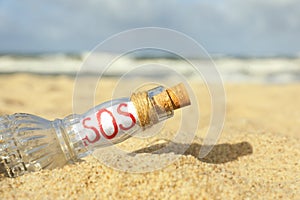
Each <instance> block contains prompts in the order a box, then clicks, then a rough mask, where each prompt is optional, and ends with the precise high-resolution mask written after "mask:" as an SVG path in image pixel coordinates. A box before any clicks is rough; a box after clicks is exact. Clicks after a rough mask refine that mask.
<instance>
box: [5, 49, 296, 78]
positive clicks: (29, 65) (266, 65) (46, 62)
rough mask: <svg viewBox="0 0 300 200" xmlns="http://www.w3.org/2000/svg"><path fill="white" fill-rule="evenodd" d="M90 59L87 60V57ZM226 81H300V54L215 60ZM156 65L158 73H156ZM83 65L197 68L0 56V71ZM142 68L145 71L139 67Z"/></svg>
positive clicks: (118, 69) (116, 71)
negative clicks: (293, 56) (298, 55)
mask: <svg viewBox="0 0 300 200" xmlns="http://www.w3.org/2000/svg"><path fill="white" fill-rule="evenodd" d="M86 58H88V59H86ZM213 60H214V63H215V65H216V67H217V69H218V70H219V72H220V74H221V76H222V78H223V80H224V81H225V82H266V83H288V82H295V81H300V57H298V58H297V57H295V58H279V57H274V58H232V57H219V58H215V59H213ZM192 62H194V63H197V64H198V65H199V66H201V67H203V69H205V67H212V66H213V64H212V63H211V62H208V61H207V60H205V59H192ZM151 66H152V67H151ZM153 66H156V68H157V67H159V72H153V69H154V68H153ZM82 67H83V69H84V70H83V72H82V73H85V74H94V75H98V74H99V73H103V72H104V75H105V76H120V75H124V74H126V73H128V72H131V71H135V73H134V74H135V75H139V76H155V77H161V76H165V75H167V74H168V73H169V71H170V70H176V72H177V73H179V74H183V75H184V76H187V77H190V78H193V77H195V76H197V75H195V69H194V68H193V67H192V66H191V65H190V64H189V63H188V62H186V61H185V60H180V59H170V58H169V59H166V58H155V59H154V58H151V59H149V58H146V59H145V58H143V59H142V58H139V59H137V58H134V57H130V56H122V57H118V56H116V55H113V54H107V53H97V54H96V53H94V54H92V55H91V56H89V54H82V55H65V54H49V55H38V56H37V55H34V56H32V55H30V56H23V55H22V56H20V55H2V56H0V73H18V72H27V73H38V74H50V75H51V74H67V75H76V74H77V73H78V72H79V71H80V69H82ZM138 68H141V69H142V70H136V69H138Z"/></svg>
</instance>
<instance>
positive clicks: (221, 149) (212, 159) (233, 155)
mask: <svg viewBox="0 0 300 200" xmlns="http://www.w3.org/2000/svg"><path fill="white" fill-rule="evenodd" d="M201 147H204V148H209V147H210V146H203V145H201V144H198V143H192V144H191V145H189V144H180V143H174V142H165V143H161V144H155V145H152V146H149V147H146V148H142V149H139V150H137V151H134V152H132V153H133V154H139V153H152V154H164V153H172V152H173V153H175V154H180V155H191V156H194V157H195V158H197V159H198V160H200V161H202V162H206V163H214V164H220V163H226V162H230V161H234V160H237V159H238V158H239V157H241V156H246V155H249V154H252V153H253V148H252V146H251V144H250V143H248V142H240V143H236V144H228V143H224V144H217V145H214V146H213V149H212V150H211V151H210V152H209V153H208V154H207V155H206V156H205V157H204V158H201V157H200V156H199V153H200V149H201ZM184 150H185V151H184Z"/></svg>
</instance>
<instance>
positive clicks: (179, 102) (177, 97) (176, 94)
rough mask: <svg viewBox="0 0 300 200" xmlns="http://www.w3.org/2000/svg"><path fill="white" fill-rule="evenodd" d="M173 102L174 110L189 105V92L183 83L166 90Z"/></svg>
mask: <svg viewBox="0 0 300 200" xmlns="http://www.w3.org/2000/svg"><path fill="white" fill-rule="evenodd" d="M166 91H167V93H168V95H169V97H170V99H171V101H172V104H173V108H174V110H176V109H178V108H182V107H185V106H188V105H191V101H190V98H189V94H188V92H187V90H186V88H185V86H184V84H183V83H180V84H178V85H175V86H174V87H171V88H169V89H167V90H166Z"/></svg>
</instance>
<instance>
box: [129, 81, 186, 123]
mask: <svg viewBox="0 0 300 200" xmlns="http://www.w3.org/2000/svg"><path fill="white" fill-rule="evenodd" d="M155 89H156V88H154V90H155ZM131 101H132V102H133V104H134V105H135V107H136V109H137V113H138V116H139V123H140V125H141V126H142V127H147V126H151V125H153V124H156V123H158V122H159V121H161V120H162V119H165V118H169V117H171V116H173V110H176V109H178V108H182V107H185V106H188V105H190V104H191V101H190V99H189V95H188V92H187V90H186V88H185V87H184V84H183V83H180V84H178V85H175V86H173V87H171V88H168V89H166V90H164V91H161V92H160V93H158V94H156V95H154V96H152V97H151V98H150V97H149V96H148V92H146V91H145V92H139V93H133V94H132V95H131Z"/></svg>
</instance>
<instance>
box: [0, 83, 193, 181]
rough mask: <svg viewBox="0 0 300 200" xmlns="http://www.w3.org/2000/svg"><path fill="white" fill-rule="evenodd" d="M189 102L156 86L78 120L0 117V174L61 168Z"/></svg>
mask: <svg viewBox="0 0 300 200" xmlns="http://www.w3.org/2000/svg"><path fill="white" fill-rule="evenodd" d="M189 104H190V100H189V97H188V94H187V91H186V89H185V87H184V85H183V84H182V83H181V84H178V85H176V86H174V87H171V88H169V89H165V88H164V87H162V86H159V87H156V88H153V89H151V90H148V91H145V92H139V93H136V94H135V93H134V94H132V95H131V97H130V98H120V99H115V100H112V101H108V102H105V103H102V104H100V105H98V106H96V107H94V108H92V109H90V110H89V111H87V112H86V113H84V114H82V115H78V114H72V115H69V116H67V117H65V118H64V119H56V120H54V121H49V120H46V119H43V118H41V117H38V116H34V115H31V114H25V113H17V114H13V115H5V116H0V170H2V171H4V172H5V173H7V175H8V176H9V177H17V176H20V175H23V174H25V173H27V172H34V171H39V170H41V169H53V168H56V167H62V166H64V165H65V164H67V163H72V162H76V161H78V160H79V159H80V158H83V157H85V156H87V155H89V154H91V153H92V152H93V150H95V149H97V148H101V147H104V146H107V145H113V144H116V143H119V142H122V141H124V140H126V139H127V138H129V137H131V136H132V135H133V134H134V133H136V132H138V131H143V130H145V129H148V128H150V127H151V126H152V125H154V124H157V123H159V122H161V121H163V120H166V119H168V118H170V117H172V116H173V114H174V110H175V109H178V108H181V107H184V106H187V105H189Z"/></svg>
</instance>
